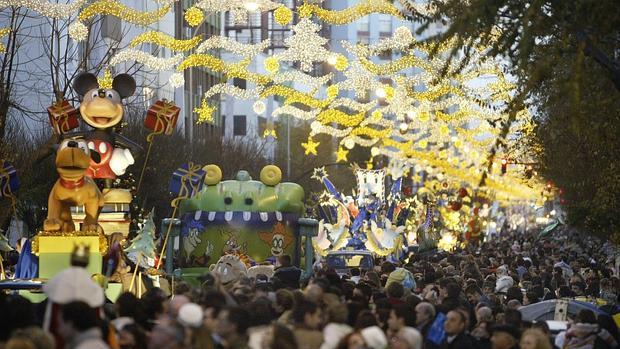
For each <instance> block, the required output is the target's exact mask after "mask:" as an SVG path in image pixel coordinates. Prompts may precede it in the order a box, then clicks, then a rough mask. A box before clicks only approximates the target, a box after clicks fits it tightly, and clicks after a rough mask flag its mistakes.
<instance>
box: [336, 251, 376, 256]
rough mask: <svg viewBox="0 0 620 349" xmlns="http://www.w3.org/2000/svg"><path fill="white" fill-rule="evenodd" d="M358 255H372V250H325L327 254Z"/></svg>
mask: <svg viewBox="0 0 620 349" xmlns="http://www.w3.org/2000/svg"><path fill="white" fill-rule="evenodd" d="M347 254H350V255H360V254H364V255H369V256H372V252H370V251H365V250H353V251H347V250H343V251H329V252H327V255H328V256H329V255H347Z"/></svg>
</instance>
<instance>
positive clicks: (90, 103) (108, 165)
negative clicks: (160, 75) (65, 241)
mask: <svg viewBox="0 0 620 349" xmlns="http://www.w3.org/2000/svg"><path fill="white" fill-rule="evenodd" d="M73 88H74V90H75V91H76V92H77V93H78V94H79V95H80V96H82V103H81V104H80V114H81V116H82V119H84V121H85V122H86V123H87V124H88V125H90V126H91V127H93V128H94V130H93V131H92V132H89V133H87V134H86V135H85V138H86V141H87V144H88V147H89V148H90V149H91V151H95V152H98V153H99V155H100V156H101V161H99V162H95V161H94V160H91V162H90V167H89V168H88V171H87V173H86V175H87V176H89V177H91V178H95V179H103V180H105V187H106V188H110V187H111V184H112V181H113V180H114V179H116V176H120V175H123V174H125V170H126V169H127V167H129V166H130V165H132V164H133V163H134V158H133V156H132V154H131V151H130V150H129V149H127V147H129V148H132V149H134V150H137V149H140V146H139V145H137V144H136V143H134V142H133V141H131V140H129V139H127V138H125V137H123V136H121V135H119V134H116V133H114V132H113V130H114V128H115V127H116V126H118V125H119V124H120V122H121V121H122V120H123V105H122V103H121V101H122V100H123V99H124V98H127V97H129V96H132V95H133V94H134V92H135V90H136V81H135V80H134V78H133V77H131V76H130V75H128V74H119V75H117V76H116V77H114V80H113V82H112V88H100V86H99V83H98V81H97V77H96V76H95V75H93V74H91V73H80V74H79V75H78V76H77V77H76V78H75V80H74V82H73ZM117 145H120V146H122V147H123V148H117V147H116V146H117ZM104 192H105V190H104Z"/></svg>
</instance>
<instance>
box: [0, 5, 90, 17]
mask: <svg viewBox="0 0 620 349" xmlns="http://www.w3.org/2000/svg"><path fill="white" fill-rule="evenodd" d="M85 3H86V0H75V1H74V2H72V3H69V4H58V3H54V2H47V1H40V0H0V9H4V8H7V7H23V8H27V9H29V10H32V11H35V12H37V13H40V14H41V15H42V16H44V17H47V18H51V19H61V18H67V17H70V16H72V15H74V14H75V13H76V12H77V11H78V10H79V9H80V8H82V6H84V4H85Z"/></svg>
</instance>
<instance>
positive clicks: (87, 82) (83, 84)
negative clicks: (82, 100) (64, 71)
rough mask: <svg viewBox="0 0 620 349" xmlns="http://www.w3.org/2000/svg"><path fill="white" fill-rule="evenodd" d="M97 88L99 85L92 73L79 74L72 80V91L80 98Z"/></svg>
mask: <svg viewBox="0 0 620 349" xmlns="http://www.w3.org/2000/svg"><path fill="white" fill-rule="evenodd" d="M94 88H99V83H98V82H97V77H96V76H95V75H94V74H92V73H80V74H79V75H78V76H77V77H76V78H75V79H74V80H73V89H74V90H75V92H77V93H78V94H79V95H80V96H84V95H85V94H86V92H88V91H90V90H92V89H94Z"/></svg>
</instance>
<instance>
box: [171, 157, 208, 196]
mask: <svg viewBox="0 0 620 349" xmlns="http://www.w3.org/2000/svg"><path fill="white" fill-rule="evenodd" d="M206 175H207V173H206V172H205V171H203V170H202V169H201V168H200V166H196V165H194V164H192V163H189V164H184V165H182V166H181V167H179V168H178V169H176V170H175V171H174V172H173V173H172V179H171V180H170V188H169V190H170V192H171V193H172V194H173V196H176V197H178V198H179V197H181V198H189V197H192V196H194V195H195V194H196V193H197V192H199V191H200V189H202V185H203V184H204V180H205V176H206Z"/></svg>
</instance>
